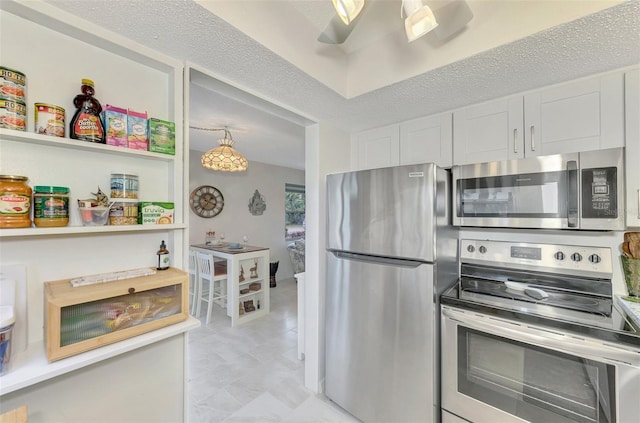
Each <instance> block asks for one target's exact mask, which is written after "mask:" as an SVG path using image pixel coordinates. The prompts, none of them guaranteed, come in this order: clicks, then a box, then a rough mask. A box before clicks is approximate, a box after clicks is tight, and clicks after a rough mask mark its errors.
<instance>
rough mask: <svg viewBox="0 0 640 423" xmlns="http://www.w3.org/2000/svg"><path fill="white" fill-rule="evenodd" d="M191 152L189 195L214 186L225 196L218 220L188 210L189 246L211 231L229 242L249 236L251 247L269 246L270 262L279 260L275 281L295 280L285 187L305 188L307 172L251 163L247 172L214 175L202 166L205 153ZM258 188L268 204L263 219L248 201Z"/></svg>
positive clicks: (202, 240) (214, 173)
mask: <svg viewBox="0 0 640 423" xmlns="http://www.w3.org/2000/svg"><path fill="white" fill-rule="evenodd" d="M189 153H190V154H189V192H191V191H193V190H194V189H195V188H197V187H199V186H200V185H211V186H214V187H216V188H217V189H218V190H220V192H221V193H222V196H223V197H224V208H223V209H222V212H220V214H219V215H217V216H215V217H212V218H203V217H199V216H196V214H195V213H193V211H191V209H189V243H190V244H202V243H204V242H205V234H206V232H207V231H208V230H214V231H215V232H216V236H218V235H219V234H220V233H222V232H224V234H225V241H229V242H242V237H243V235H247V236H249V245H256V246H261V247H268V248H269V249H270V250H271V251H270V261H280V264H279V267H278V272H277V273H276V280H280V279H286V278H292V277H293V270H292V267H291V260H290V259H289V253H288V251H287V248H286V245H287V242H286V241H285V212H284V199H285V191H284V186H285V183H289V184H298V185H304V183H305V182H304V178H305V175H304V171H302V170H297V169H291V168H286V167H280V166H272V165H267V164H264V163H259V162H254V161H250V162H249V168H248V169H247V171H246V172H233V173H223V172H213V171H211V170H208V169H205V168H203V167H202V165H201V164H200V156H201V155H202V153H200V152H197V151H190V152H189ZM256 189H257V190H258V191H259V192H260V194H262V196H263V198H264V200H265V202H266V204H267V208H266V210H265V211H264V213H263V214H262V215H260V216H254V215H252V214H251V213H250V212H249V201H250V200H251V197H253V193H254V192H255V190H256ZM186 207H188V205H187V206H186Z"/></svg>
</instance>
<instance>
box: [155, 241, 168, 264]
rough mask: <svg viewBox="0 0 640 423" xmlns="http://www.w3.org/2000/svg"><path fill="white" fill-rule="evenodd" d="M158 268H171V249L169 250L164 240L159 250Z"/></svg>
mask: <svg viewBox="0 0 640 423" xmlns="http://www.w3.org/2000/svg"><path fill="white" fill-rule="evenodd" d="M157 255H158V267H156V269H158V270H167V269H168V268H169V261H170V260H169V257H170V256H169V250H167V246H166V245H165V243H164V241H162V242H161V243H160V249H159V250H158V253H157Z"/></svg>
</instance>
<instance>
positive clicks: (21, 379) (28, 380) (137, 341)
mask: <svg viewBox="0 0 640 423" xmlns="http://www.w3.org/2000/svg"><path fill="white" fill-rule="evenodd" d="M199 326H200V321H199V320H198V319H196V318H194V317H191V316H189V318H188V319H187V320H185V321H183V322H180V323H176V324H173V325H170V326H166V327H163V328H160V329H156V330H154V331H151V332H147V333H143V334H142V335H138V336H134V337H133V338H129V339H125V340H123V341H119V342H116V343H113V344H109V345H105V346H104V347H100V348H96V349H95V350H91V351H87V352H84V353H81V354H77V355H74V356H72V357H68V358H65V359H62V360H58V361H54V362H52V363H49V362H48V361H47V356H46V353H45V345H44V341H38V342H34V343H32V344H29V346H28V347H27V349H26V351H22V352H20V353H19V354H15V355H14V356H13V357H11V362H10V368H9V371H8V372H7V373H6V374H5V375H4V376H2V377H0V396H2V395H5V394H8V393H10V392H13V391H17V390H18V389H22V388H26V387H28V386H31V385H35V384H36V383H39V382H43V381H45V380H47V379H51V378H54V377H56V376H60V375H63V374H65V373H69V372H72V371H74V370H77V369H80V368H82V367H85V366H89V365H91V364H94V363H97V362H100V361H103V360H107V359H109V358H111V357H114V356H117V355H120V354H124V353H126V352H129V351H132V350H135V349H137V348H141V347H144V346H146V345H149V344H152V343H154V342H158V341H161V340H163V339H167V338H170V337H172V336H175V335H179V334H181V333H184V332H187V331H189V330H191V329H195V328H197V327H199Z"/></svg>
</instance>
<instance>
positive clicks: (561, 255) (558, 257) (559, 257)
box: [553, 251, 565, 261]
mask: <svg viewBox="0 0 640 423" xmlns="http://www.w3.org/2000/svg"><path fill="white" fill-rule="evenodd" d="M553 257H555V259H556V260H559V261H562V260H564V258H565V257H564V253H563V252H562V251H558V252H557V253H555V254H554V255H553Z"/></svg>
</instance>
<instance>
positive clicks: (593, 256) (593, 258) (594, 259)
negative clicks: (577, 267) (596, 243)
mask: <svg viewBox="0 0 640 423" xmlns="http://www.w3.org/2000/svg"><path fill="white" fill-rule="evenodd" d="M589 261H590V262H591V263H594V264H597V263H600V262H601V261H602V259H601V258H600V256H599V255H597V254H591V255H590V256H589Z"/></svg>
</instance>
